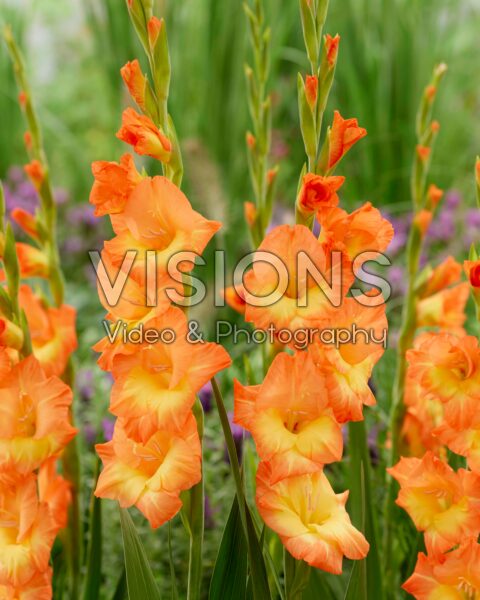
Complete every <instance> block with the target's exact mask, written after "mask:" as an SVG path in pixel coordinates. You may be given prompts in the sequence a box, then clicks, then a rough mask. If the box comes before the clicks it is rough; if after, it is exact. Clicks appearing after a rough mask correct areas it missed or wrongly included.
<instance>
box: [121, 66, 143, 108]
mask: <svg viewBox="0 0 480 600" xmlns="http://www.w3.org/2000/svg"><path fill="white" fill-rule="evenodd" d="M120 74H121V75H122V79H123V81H124V82H125V85H126V86H127V88H128V91H129V92H130V95H131V96H132V98H133V99H134V100H135V102H136V103H137V104H138V106H139V107H140V108H141V109H142V110H144V109H145V86H146V85H147V79H146V77H145V75H144V74H143V73H142V69H141V68H140V63H139V62H138V60H137V59H135V60H132V61H129V62H127V64H126V65H124V66H123V67H122V68H121V69H120Z"/></svg>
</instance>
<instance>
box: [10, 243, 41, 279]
mask: <svg viewBox="0 0 480 600" xmlns="http://www.w3.org/2000/svg"><path fill="white" fill-rule="evenodd" d="M16 249H17V256H18V262H19V264H20V274H21V276H22V277H24V278H27V277H42V278H44V279H48V275H49V268H48V260H47V257H46V255H45V254H44V253H43V252H42V251H41V250H39V249H38V248H34V247H33V246H30V244H23V243H22V242H17V244H16Z"/></svg>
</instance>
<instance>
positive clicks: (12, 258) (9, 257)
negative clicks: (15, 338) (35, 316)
mask: <svg viewBox="0 0 480 600" xmlns="http://www.w3.org/2000/svg"><path fill="white" fill-rule="evenodd" d="M3 263H4V265H5V274H6V277H7V288H8V294H9V296H10V300H11V303H12V309H13V312H14V314H15V315H16V316H17V317H18V315H19V310H18V290H19V289H20V266H19V264H18V256H17V249H16V246H15V236H14V234H13V229H12V226H11V224H10V223H8V224H7V229H6V232H5V249H4V252H3Z"/></svg>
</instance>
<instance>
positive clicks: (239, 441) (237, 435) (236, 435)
mask: <svg viewBox="0 0 480 600" xmlns="http://www.w3.org/2000/svg"><path fill="white" fill-rule="evenodd" d="M228 422H229V424H230V429H231V430H232V436H233V441H234V442H235V448H236V449H237V456H238V462H240V463H241V462H242V455H243V434H244V431H245V430H244V429H243V427H241V426H240V425H237V424H236V423H234V422H233V412H232V411H229V413H228ZM225 461H226V462H228V463H229V462H230V459H229V457H228V452H227V447H226V446H225Z"/></svg>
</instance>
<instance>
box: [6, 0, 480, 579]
mask: <svg viewBox="0 0 480 600" xmlns="http://www.w3.org/2000/svg"><path fill="white" fill-rule="evenodd" d="M330 4H331V8H330V13H329V18H328V21H327V27H326V32H329V33H331V34H335V33H337V32H338V33H339V34H340V35H341V46H340V54H339V60H338V66H337V72H336V82H335V85H334V88H333V94H332V97H331V100H330V104H329V108H328V118H327V120H331V116H332V115H333V109H334V108H338V109H339V110H340V112H341V113H342V115H343V116H344V117H357V118H358V120H359V123H360V125H361V126H364V127H366V128H367V130H368V137H367V138H366V140H364V141H362V142H361V144H359V145H358V146H357V147H356V148H355V149H354V150H353V151H352V153H351V154H350V155H349V156H348V158H347V159H346V160H345V161H344V162H343V163H342V167H341V170H340V173H339V174H342V175H347V176H348V179H347V183H346V185H345V186H344V188H343V189H342V205H343V207H344V208H346V209H347V210H352V209H354V208H356V207H357V206H358V204H359V203H361V202H364V201H366V200H370V201H372V202H373V203H374V205H376V206H378V207H381V208H382V210H383V211H384V212H385V213H387V214H388V215H389V216H390V217H391V218H392V221H393V222H394V226H395V228H396V232H397V236H396V239H395V241H394V243H393V245H392V247H391V249H390V252H391V255H392V257H393V258H394V259H395V260H396V262H395V265H394V267H392V268H391V269H390V277H391V282H392V284H393V286H394V290H395V291H396V293H397V294H400V293H401V291H402V286H403V282H404V278H403V270H402V266H401V265H402V260H401V254H402V249H403V246H404V243H405V236H406V231H407V229H408V223H409V220H408V219H409V215H408V211H409V206H410V198H409V176H410V165H411V162H412V157H413V152H414V126H415V113H416V110H417V106H418V102H419V98H420V94H421V91H422V89H423V87H424V86H425V85H426V83H427V82H428V80H429V77H430V74H431V71H432V68H433V66H434V65H435V64H436V63H438V62H442V61H444V62H446V63H448V66H449V71H448V74H447V77H446V79H445V82H444V84H443V85H442V89H441V92H440V94H439V96H438V99H437V106H436V115H437V118H438V120H439V121H440V122H441V125H442V129H441V132H440V136H439V139H438V143H437V147H436V151H435V157H434V161H433V168H432V181H433V182H434V183H436V184H437V185H438V186H439V187H441V188H443V189H445V190H447V191H448V193H447V195H446V199H445V201H444V203H443V205H442V208H441V210H440V213H439V214H438V216H437V218H436V221H435V223H434V224H433V225H432V228H431V231H430V234H429V249H430V258H431V257H434V258H435V263H438V262H439V261H440V260H441V259H442V258H443V257H444V256H446V255H447V254H453V255H454V256H456V257H457V258H458V259H459V260H463V258H465V256H466V253H467V251H468V247H469V245H470V243H471V242H472V240H473V238H474V236H475V231H476V232H477V233H476V236H477V239H478V231H479V230H480V229H479V228H480V213H479V211H477V210H476V209H475V204H474V186H473V165H474V160H475V156H476V155H477V154H479V153H480V118H479V116H480V69H479V66H478V65H479V55H480V36H479V35H478V32H479V31H480V0H331V2H330ZM265 5H266V11H267V15H268V21H269V22H270V24H271V28H272V73H271V80H270V90H271V92H272V95H273V106H274V110H273V128H274V132H273V143H272V151H271V164H272V165H274V164H279V165H280V176H279V185H278V187H277V204H278V207H279V208H278V209H277V211H276V217H275V218H276V219H278V220H281V219H287V220H288V218H289V214H291V213H292V212H293V207H294V202H295V190H296V186H297V181H298V174H299V173H300V170H301V168H302V165H303V161H304V155H303V144H302V140H301V135H300V130H299V123H298V110H297V100H296V77H297V72H298V71H300V72H303V73H304V72H305V71H306V69H307V61H306V57H305V54H304V50H303V40H302V36H301V27H300V19H299V16H298V3H297V1H296V0H288V1H287V0H283V1H282V2H279V0H265ZM156 14H159V15H163V16H165V18H166V21H167V26H168V31H169V40H170V49H171V55H172V63H173V78H172V86H171V98H170V111H171V113H172V115H173V118H174V121H175V124H176V127H177V130H178V133H179V137H180V139H181V140H182V143H183V152H184V160H185V166H186V179H185V190H186V192H187V195H188V196H189V198H190V200H191V202H192V204H193V205H194V207H196V208H197V209H199V210H201V211H202V212H203V213H205V214H206V215H208V216H209V217H211V218H219V219H220V220H223V221H224V222H225V227H224V229H223V233H222V237H221V238H219V241H217V245H218V246H220V247H224V248H226V249H227V250H228V255H227V258H228V261H230V263H233V262H234V261H235V259H236V258H237V257H238V256H239V255H241V254H243V253H244V252H245V251H246V250H248V249H249V244H248V235H247V230H246V228H245V225H244V223H243V203H244V202H245V201H247V200H249V199H250V196H251V189H250V187H249V179H248V170H247V162H246V153H245V132H246V130H247V129H248V128H249V127H250V122H249V116H248V112H247V106H246V91H245V83H244V72H243V65H244V63H245V61H246V60H247V59H248V58H249V52H248V47H247V35H246V22H245V18H244V15H243V11H242V6H241V1H240V0H222V1H219V0H184V1H183V2H178V1H177V2H175V1H174V0H163V1H157V8H156ZM0 22H1V23H10V24H11V25H12V26H13V29H14V32H15V33H16V36H17V39H18V40H19V42H20V44H21V46H22V48H23V50H24V53H25V57H26V62H27V71H28V73H29V77H30V80H31V85H32V89H33V93H34V98H35V103H36V105H37V109H38V111H39V114H40V119H41V122H42V125H43V128H44V135H45V145H46V149H47V154H48V156H49V160H50V165H51V171H52V178H53V182H54V185H55V187H56V200H57V202H58V204H59V219H60V221H59V229H60V231H59V235H60V239H61V244H62V259H63V261H64V264H65V270H66V276H67V279H68V297H69V302H70V303H72V304H74V305H75V306H76V307H77V309H78V311H79V318H78V328H79V338H80V349H79V352H78V355H77V367H78V370H77V374H78V377H77V381H78V384H77V387H78V390H77V392H78V398H79V401H78V403H77V408H78V412H79V419H80V420H81V422H82V424H83V434H82V440H83V441H82V444H83V450H84V462H85V469H86V471H87V473H88V472H90V471H91V470H92V464H93V460H94V459H93V453H91V452H89V450H91V447H92V444H93V442H94V441H95V440H96V439H97V440H98V439H101V438H102V436H107V437H108V435H109V430H110V429H111V423H110V422H109V421H108V420H107V421H106V420H105V418H106V414H107V405H108V392H109V381H108V379H107V378H106V377H105V375H104V374H102V373H100V371H98V369H94V368H93V367H92V365H93V364H94V356H93V354H92V352H91V350H90V346H91V345H92V344H93V343H94V342H95V341H96V340H97V339H98V338H99V337H100V336H101V335H102V328H101V325H100V321H101V318H102V316H103V313H102V310H101V308H100V305H99V303H98V301H97V298H96V293H95V291H94V287H93V272H92V268H91V266H90V264H89V261H88V256H87V251H88V250H90V249H95V248H100V247H101V242H102V240H103V239H105V238H106V237H108V235H109V231H108V226H107V224H106V223H105V222H102V220H97V219H94V217H93V211H92V209H91V208H90V205H89V204H88V195H89V191H90V187H91V185H92V176H91V171H90V163H91V162H92V161H94V160H118V158H119V156H120V154H121V153H122V152H124V151H125V147H122V146H123V145H122V143H121V142H119V141H118V140H117V139H116V137H115V135H114V134H115V132H116V131H117V130H118V128H119V125H120V121H121V111H122V109H123V108H124V107H125V106H126V105H127V103H128V98H127V94H126V91H125V89H124V86H123V82H122V80H121V78H120V75H119V69H120V67H121V66H122V65H123V64H124V63H125V62H127V61H128V60H131V59H133V58H135V57H142V52H141V51H140V48H139V47H138V46H137V42H136V39H135V35H134V32H133V30H132V27H131V25H130V22H129V19H128V14H127V10H126V8H125V3H124V1H123V0H82V1H80V0H68V1H67V0H0ZM0 81H1V87H0V123H1V127H0V177H1V179H2V181H3V182H4V185H5V189H6V197H7V204H8V207H9V208H12V207H13V206H23V207H26V208H33V207H34V206H35V203H36V197H35V193H34V191H33V189H32V188H31V186H30V184H29V183H28V182H27V181H26V179H25V177H24V175H23V170H22V165H23V164H24V163H25V162H26V154H25V152H24V149H23V133H24V124H23V119H22V115H21V113H20V110H19V107H18V102H17V91H16V87H15V84H14V80H13V73H12V69H11V65H10V62H9V58H8V56H7V53H6V50H5V49H4V48H2V49H1V50H0ZM239 232H243V234H240V233H239ZM428 258H429V257H428V256H425V257H424V261H427V260H428ZM400 304H401V301H400V300H399V301H397V305H395V299H394V300H393V301H392V304H391V310H390V313H391V314H392V315H395V311H396V310H397V309H398V306H399V305H400ZM226 310H227V309H226ZM228 314H229V317H230V318H232V315H231V313H228ZM205 318H207V317H205ZM206 327H207V328H208V322H207V324H206ZM236 352H237V353H238V352H240V350H239V349H237V350H236ZM384 364H385V365H386V366H385V367H384V368H383V369H384V370H381V371H380V372H381V373H382V374H383V375H385V374H386V372H387V371H388V369H389V368H390V367H389V366H388V365H389V363H388V361H386V362H385V363H384ZM234 374H235V368H234V369H233V370H232V376H233V375H234ZM208 394H209V392H208V390H206V398H207V400H208ZM380 400H381V399H380ZM109 428H110V429H109ZM217 428H218V425H217V423H216V420H210V421H209V418H208V415H207V442H206V453H207V455H208V460H210V461H211V462H212V464H213V465H215V468H214V469H212V470H210V474H207V492H208V493H209V494H210V502H209V506H208V511H209V518H210V519H211V521H210V522H209V523H210V525H209V526H210V527H211V534H209V535H207V542H206V556H207V559H208V560H210V561H211V564H213V561H214V558H215V550H214V549H215V548H216V547H217V544H218V536H219V535H220V534H221V529H222V527H223V523H224V520H223V516H224V514H225V510H226V509H228V505H229V500H228V502H227V501H226V497H228V498H230V494H231V491H232V490H231V486H226V485H225V486H224V485H222V482H223V481H224V480H225V478H226V477H227V473H228V465H227V463H226V462H225V460H224V449H223V446H222V442H221V441H220V442H219V441H218V440H220V435H219V434H218V430H217ZM217 434H218V435H217ZM227 487H228V489H227ZM87 491H88V490H86V496H87ZM115 514H116V513H114V511H113V508H112V514H111V515H110V517H111V519H115V518H116V517H115ZM215 520H217V524H218V526H217V527H215V526H214V524H215ZM109 527H110V525H109ZM164 529H165V528H164ZM149 535H150V534H149ZM166 535H167V533H166V531H163V530H162V531H161V532H159V533H158V534H155V536H156V537H155V539H156V542H155V546H156V547H157V550H158V552H157V555H156V556H155V557H154V560H156V561H157V562H158V563H159V564H160V563H163V564H164V566H165V571H163V570H162V569H160V571H159V572H162V571H163V572H164V573H167V572H168V558H167V557H166V556H165V553H162V551H161V548H162V544H164V542H165V540H166ZM178 538H179V539H181V538H182V536H181V535H178ZM106 544H111V552H109V553H106V554H105V555H106V556H107V557H108V558H107V559H106V560H107V561H108V562H109V565H108V569H107V584H108V583H109V582H110V583H111V585H113V584H114V580H115V577H116V575H117V573H118V568H119V565H120V564H121V559H122V557H121V546H120V545H119V544H120V542H119V540H118V537H116V536H110V537H109V536H107V537H106ZM163 547H164V546H163ZM174 551H175V552H178V553H179V554H181V553H182V552H183V551H185V552H186V549H184V548H182V545H181V543H176V544H175V545H174ZM185 556H186V554H185ZM183 563H185V561H183ZM177 564H179V565H180V564H182V557H181V556H180V557H179V561H178V562H177ZM207 571H208V565H207ZM178 575H179V577H180V578H181V573H179V574H178ZM207 575H208V572H207ZM109 578H110V579H109ZM110 580H111V581H110Z"/></svg>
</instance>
